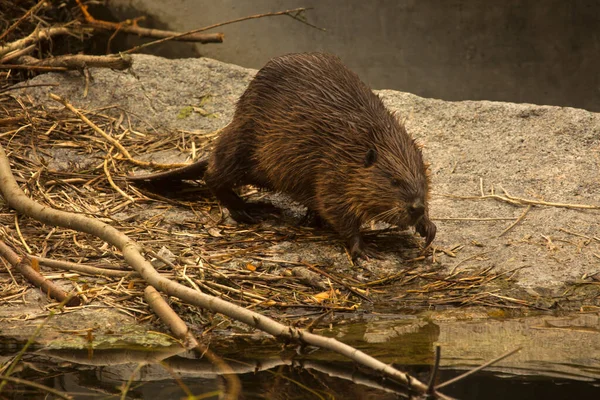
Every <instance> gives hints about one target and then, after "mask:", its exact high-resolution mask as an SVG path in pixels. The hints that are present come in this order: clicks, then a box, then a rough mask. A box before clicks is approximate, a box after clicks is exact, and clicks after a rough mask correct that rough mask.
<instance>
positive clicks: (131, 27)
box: [77, 0, 225, 43]
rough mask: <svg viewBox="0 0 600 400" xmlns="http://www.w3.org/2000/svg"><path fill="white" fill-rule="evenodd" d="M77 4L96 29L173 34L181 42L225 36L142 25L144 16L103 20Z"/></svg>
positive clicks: (216, 40) (161, 35)
mask: <svg viewBox="0 0 600 400" xmlns="http://www.w3.org/2000/svg"><path fill="white" fill-rule="evenodd" d="M77 5H79V8H80V9H81V13H82V14H83V18H85V22H86V23H87V25H89V26H90V27H92V28H96V29H105V30H111V31H115V32H124V33H132V34H134V35H138V36H144V37H153V38H170V37H173V36H178V37H177V38H174V39H173V40H177V41H181V42H199V43H222V42H223V37H224V36H225V35H224V34H223V33H203V34H200V33H196V34H194V33H190V34H183V36H181V34H180V32H172V31H163V30H160V29H149V28H142V27H140V26H139V25H138V24H137V22H138V21H139V20H140V19H142V18H135V19H132V20H127V21H124V22H110V21H102V20H99V19H96V18H94V17H93V16H92V14H90V13H89V11H88V8H87V6H85V5H83V4H82V3H81V1H80V0H77Z"/></svg>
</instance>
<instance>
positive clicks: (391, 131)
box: [128, 53, 436, 258]
mask: <svg viewBox="0 0 600 400" xmlns="http://www.w3.org/2000/svg"><path fill="white" fill-rule="evenodd" d="M128 179H129V180H131V181H151V182H158V181H174V180H184V179H203V180H204V182H205V183H206V185H207V186H208V188H209V189H210V190H211V191H212V193H213V194H214V195H215V196H216V197H217V199H218V200H219V201H220V203H221V204H222V205H223V206H225V207H226V208H227V209H228V210H229V212H230V215H231V217H232V218H233V219H235V220H236V221H238V222H249V223H252V222H255V219H254V218H253V216H252V215H251V209H252V207H251V204H249V203H246V202H245V201H244V200H242V199H241V198H240V197H239V196H238V195H237V194H236V193H235V192H234V189H235V188H236V187H239V186H242V185H255V186H258V187H260V188H264V189H268V190H273V191H277V192H282V193H285V194H287V195H289V196H290V197H292V199H294V200H295V201H297V202H299V203H301V204H303V205H305V206H306V207H307V208H308V210H309V212H312V213H314V214H316V215H317V216H319V217H320V218H321V219H322V220H323V221H325V222H326V223H328V224H329V225H331V227H333V228H334V229H335V230H336V231H337V232H338V233H339V234H340V235H341V236H342V237H343V238H344V239H345V240H346V243H347V246H348V249H349V250H350V253H351V255H352V257H353V258H357V257H368V256H370V255H376V254H375V253H374V252H373V251H372V249H370V248H368V247H367V246H366V245H365V243H364V240H363V237H362V235H361V232H360V228H361V225H363V224H364V223H365V222H370V221H375V220H378V221H383V222H387V223H389V224H392V225H396V226H399V227H402V228H406V227H408V226H414V227H415V230H416V231H417V232H418V233H419V234H420V235H421V236H423V237H425V238H426V242H425V246H426V247H427V246H429V244H430V243H431V242H432V241H433V239H434V238H435V234H436V226H435V224H434V223H433V222H431V220H430V219H429V211H428V199H429V186H430V179H429V173H428V165H427V164H425V163H424V161H423V156H422V154H421V149H420V146H418V145H417V144H416V143H415V140H414V139H413V138H412V137H411V136H410V135H409V134H408V133H407V132H406V129H405V127H404V125H403V124H402V123H401V122H400V121H399V119H398V117H397V115H395V114H394V113H392V112H390V111H389V110H388V109H387V108H386V107H385V106H384V104H383V102H382V101H381V99H380V98H379V97H378V96H377V95H375V94H374V93H373V91H372V90H371V89H370V88H369V87H368V86H367V85H366V84H365V83H363V82H362V81H361V80H360V78H359V77H358V75H356V74H355V73H354V72H352V71H350V70H349V69H348V68H347V67H346V66H344V64H342V62H341V60H340V59H339V58H338V57H336V56H333V55H330V54H323V53H301V54H288V55H284V56H280V57H276V58H273V59H271V60H270V61H269V62H268V63H267V64H266V65H265V66H264V67H263V68H261V69H260V70H259V71H258V73H257V74H256V76H255V77H254V78H253V79H252V81H251V82H250V84H249V86H248V88H247V89H246V91H245V92H244V94H242V96H241V97H240V99H239V101H238V103H237V106H236V109H235V113H234V115H233V120H232V121H231V123H230V124H229V125H227V126H226V127H225V128H224V129H223V131H222V132H221V134H220V135H219V137H218V139H217V140H216V143H215V147H214V150H213V151H212V153H211V154H210V155H209V157H208V158H204V159H201V160H200V161H197V162H195V163H193V164H190V165H189V166H186V167H183V168H179V169H174V170H170V171H166V172H161V173H156V174H150V175H142V176H139V175H138V176H130V177H129V178H128Z"/></svg>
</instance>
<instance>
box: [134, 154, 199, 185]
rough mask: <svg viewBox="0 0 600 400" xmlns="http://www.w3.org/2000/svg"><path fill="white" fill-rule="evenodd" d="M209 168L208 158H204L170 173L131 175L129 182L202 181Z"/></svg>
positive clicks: (169, 171)
mask: <svg viewBox="0 0 600 400" xmlns="http://www.w3.org/2000/svg"><path fill="white" fill-rule="evenodd" d="M207 167H208V158H203V159H200V160H198V161H196V162H195V163H193V164H190V165H186V166H185V167H181V168H175V169H171V170H168V171H162V172H157V173H155V174H145V175H129V176H128V177H127V180H128V181H130V182H149V183H155V182H167V181H181V180H186V179H187V180H200V179H202V178H203V177H204V172H205V171H206V168H207Z"/></svg>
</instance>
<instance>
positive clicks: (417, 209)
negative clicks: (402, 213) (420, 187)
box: [407, 200, 425, 221]
mask: <svg viewBox="0 0 600 400" xmlns="http://www.w3.org/2000/svg"><path fill="white" fill-rule="evenodd" d="M407 212H408V216H409V217H410V219H411V220H413V221H418V220H419V219H421V218H422V217H423V215H424V214H425V204H424V203H423V201H421V200H416V201H414V202H413V203H412V204H410V205H409V206H408V209H407Z"/></svg>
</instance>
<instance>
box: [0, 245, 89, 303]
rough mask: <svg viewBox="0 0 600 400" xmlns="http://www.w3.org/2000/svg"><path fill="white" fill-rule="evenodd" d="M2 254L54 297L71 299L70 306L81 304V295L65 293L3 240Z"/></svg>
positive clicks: (32, 281) (61, 299) (37, 285)
mask: <svg viewBox="0 0 600 400" xmlns="http://www.w3.org/2000/svg"><path fill="white" fill-rule="evenodd" d="M0 256H2V257H3V258H4V259H5V260H6V261H8V262H9V263H10V264H11V265H12V266H13V267H15V268H17V269H18V270H19V272H20V273H21V275H23V277H24V278H25V279H27V280H28V281H29V282H31V283H32V284H34V285H35V286H36V287H38V288H40V290H41V291H42V292H44V293H46V294H47V295H48V296H50V297H52V298H53V299H55V300H57V301H61V302H62V301H65V300H66V299H69V301H68V302H67V305H68V306H69V307H75V306H78V305H80V304H81V300H80V299H79V297H69V294H67V293H65V291H64V290H62V289H61V288H60V287H58V286H57V285H56V284H55V283H54V282H52V281H49V280H48V279H46V278H44V277H43V276H42V275H41V274H40V273H39V272H38V271H36V270H35V269H34V268H33V266H32V265H31V262H30V261H29V260H28V259H27V258H25V257H21V256H19V255H18V254H17V253H15V252H14V251H13V250H12V249H11V248H10V247H8V246H7V245H6V244H5V243H4V242H3V241H0Z"/></svg>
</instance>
